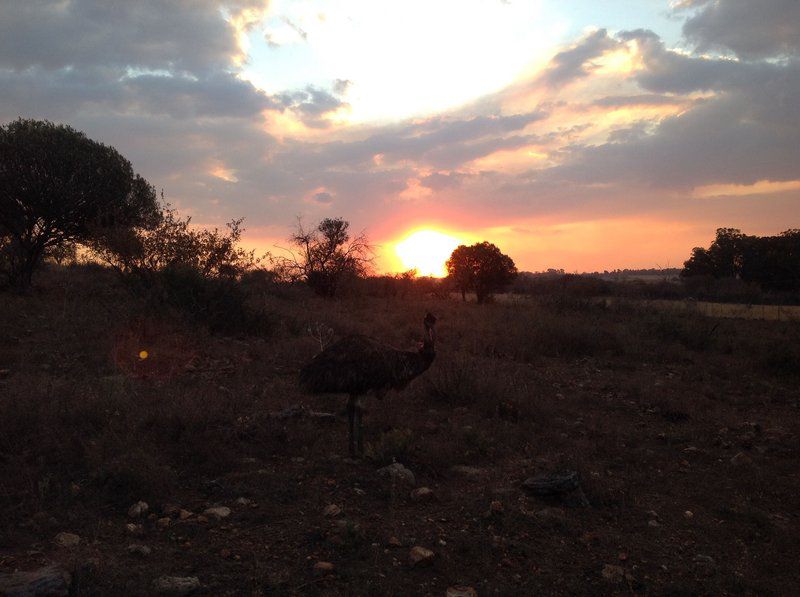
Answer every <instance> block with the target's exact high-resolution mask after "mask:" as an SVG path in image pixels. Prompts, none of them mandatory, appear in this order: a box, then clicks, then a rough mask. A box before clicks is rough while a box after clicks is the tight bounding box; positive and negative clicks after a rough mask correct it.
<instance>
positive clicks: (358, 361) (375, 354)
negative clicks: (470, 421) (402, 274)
mask: <svg viewBox="0 0 800 597" xmlns="http://www.w3.org/2000/svg"><path fill="white" fill-rule="evenodd" d="M423 325H424V327H425V335H424V337H423V342H422V346H420V348H419V350H398V349H397V348H393V347H391V346H389V345H387V344H384V343H382V342H380V341H378V340H375V339H374V338H370V337H368V336H363V335H354V336H347V337H345V338H342V339H341V340H339V341H337V342H335V343H333V344H331V345H330V346H329V347H328V348H326V349H325V350H323V351H322V352H321V353H319V354H318V355H316V356H315V357H314V358H313V359H311V361H310V362H309V363H308V364H307V365H306V366H305V367H303V369H302V370H301V371H300V384H301V386H303V388H305V390H306V391H308V392H311V393H314V394H338V393H341V394H349V396H350V398H349V400H348V401H347V419H348V425H349V427H348V428H349V434H348V445H349V449H350V455H351V456H356V446H357V447H358V454H363V453H364V438H363V434H362V417H363V411H364V407H363V404H362V402H361V398H362V396H364V395H365V394H367V393H369V392H373V393H374V394H375V396H377V397H378V399H382V398H383V396H384V395H385V394H386V392H388V391H389V390H402V389H403V388H405V387H406V386H407V385H408V384H409V382H410V381H411V380H412V379H414V378H415V377H417V376H419V375H420V374H422V373H424V372H425V371H426V370H427V369H428V367H430V366H431V363H433V359H434V358H435V357H436V350H435V343H436V329H435V326H436V317H434V316H433V315H431V314H430V313H428V314H426V315H425V319H424V320H423Z"/></svg>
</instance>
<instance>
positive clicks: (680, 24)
mask: <svg viewBox="0 0 800 597" xmlns="http://www.w3.org/2000/svg"><path fill="white" fill-rule="evenodd" d="M798 98H800V1H798V0H759V1H758V2H754V1H752V0H672V1H669V0H625V1H623V0H606V1H604V2H597V1H596V0H572V1H569V2H565V1H563V0H561V1H557V0H525V1H522V0H404V1H403V2H393V1H388V0H387V1H384V0H273V1H271V2H269V1H266V0H139V1H137V2H130V1H127V0H54V1H47V0H25V1H24V2H23V1H16V0H0V123H5V122H9V121H11V120H14V119H16V118H18V117H24V118H37V119H45V118H46V119H49V120H52V121H54V122H60V123H65V124H69V125H71V126H73V127H74V128H76V129H78V130H81V131H84V132H85V133H86V134H87V135H88V136H89V137H91V138H94V139H97V140H99V141H102V142H104V143H108V144H110V145H113V146H114V147H115V148H117V149H118V150H119V151H120V152H121V153H122V154H123V155H124V156H125V157H127V158H128V159H129V160H130V161H131V162H132V163H133V166H134V169H135V170H136V171H137V172H138V173H140V174H141V175H142V176H144V177H145V178H146V179H147V180H149V181H150V182H151V183H152V184H153V185H154V186H155V187H156V188H157V189H159V190H160V189H163V191H164V195H165V197H166V199H167V200H168V201H169V202H170V203H172V204H173V205H174V206H176V207H177V208H178V209H179V210H180V211H181V213H183V214H185V215H191V216H192V218H193V222H194V223H196V224H199V225H203V226H209V227H214V226H218V227H222V226H223V225H224V223H225V222H227V221H230V220H232V219H234V218H239V217H244V218H245V224H244V225H245V228H246V232H245V242H246V244H248V245H249V246H252V247H256V248H257V249H258V250H259V251H267V250H269V251H272V252H273V253H280V252H281V251H282V247H286V246H287V243H286V238H287V237H288V235H289V234H290V231H291V229H292V226H293V225H294V224H295V223H296V221H297V218H298V217H301V218H302V219H303V221H304V222H306V223H311V224H313V223H315V222H318V221H319V220H321V219H322V218H326V217H343V218H345V219H346V220H348V221H350V223H351V226H352V228H353V229H354V230H355V231H361V230H364V231H366V233H367V235H368V236H369V238H370V239H371V240H372V241H373V242H374V243H375V244H376V245H377V260H376V268H377V269H378V271H401V270H403V269H406V268H407V267H410V266H414V265H417V266H418V267H419V268H420V269H425V268H426V267H430V268H432V269H431V271H434V270H435V269H436V267H438V266H437V263H438V264H439V265H440V263H439V262H440V261H441V257H440V255H441V254H442V253H443V252H444V253H446V252H447V251H448V250H449V247H450V246H451V245H453V244H458V243H472V242H478V241H482V240H488V241H490V242H493V243H495V244H496V245H498V246H499V247H500V249H501V250H502V251H503V252H505V253H507V254H508V255H510V256H511V257H512V258H513V259H514V260H515V262H516V263H517V266H518V267H519V269H520V270H529V271H539V270H543V269H546V268H551V267H553V268H564V269H566V270H567V271H594V270H604V269H609V270H610V269H615V268H625V267H631V268H640V267H642V268H650V267H676V266H677V267H679V266H680V265H681V264H682V262H683V261H684V260H685V259H687V258H688V256H689V254H690V251H691V248H692V247H694V246H700V245H703V246H704V245H708V243H709V242H710V241H711V239H712V238H713V236H714V231H715V229H716V228H719V227H736V228H740V229H742V230H743V231H744V232H746V233H749V234H775V233H778V232H781V231H783V230H786V229H789V228H798V227H800V101H799V99H798ZM432 255H436V257H435V258H434V257H431V256H432ZM431 260H433V261H434V262H435V263H433V262H432V261H431ZM437 260H438V261H437ZM423 273H424V272H423ZM434 273H435V272H434Z"/></svg>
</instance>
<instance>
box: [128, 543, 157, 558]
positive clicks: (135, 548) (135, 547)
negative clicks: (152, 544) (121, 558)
mask: <svg viewBox="0 0 800 597" xmlns="http://www.w3.org/2000/svg"><path fill="white" fill-rule="evenodd" d="M128 553H129V554H131V555H133V556H139V557H142V558H146V557H147V556H149V555H150V554H151V553H153V550H152V549H150V548H149V547H147V545H139V544H138V543H131V544H130V545H129V546H128Z"/></svg>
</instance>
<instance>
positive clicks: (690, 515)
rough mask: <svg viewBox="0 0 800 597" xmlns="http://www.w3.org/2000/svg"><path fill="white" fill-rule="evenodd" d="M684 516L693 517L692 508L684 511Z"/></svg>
mask: <svg viewBox="0 0 800 597" xmlns="http://www.w3.org/2000/svg"><path fill="white" fill-rule="evenodd" d="M683 516H684V518H693V517H694V512H692V511H691V510H687V511H686V512H684V513H683Z"/></svg>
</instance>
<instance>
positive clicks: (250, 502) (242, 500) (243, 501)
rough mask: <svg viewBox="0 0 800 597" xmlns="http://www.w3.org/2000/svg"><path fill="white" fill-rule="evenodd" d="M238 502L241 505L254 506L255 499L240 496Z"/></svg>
mask: <svg viewBox="0 0 800 597" xmlns="http://www.w3.org/2000/svg"><path fill="white" fill-rule="evenodd" d="M236 503H237V504H238V505H239V506H252V505H253V500H249V499H247V498H246V497H240V498H237V499H236Z"/></svg>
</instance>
